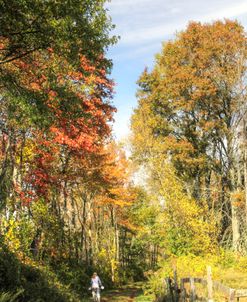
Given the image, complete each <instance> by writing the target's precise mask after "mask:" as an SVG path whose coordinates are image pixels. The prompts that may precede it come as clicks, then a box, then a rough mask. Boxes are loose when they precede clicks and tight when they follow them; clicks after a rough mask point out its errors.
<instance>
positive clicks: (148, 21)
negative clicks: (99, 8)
mask: <svg viewBox="0 0 247 302" xmlns="http://www.w3.org/2000/svg"><path fill="white" fill-rule="evenodd" d="M109 8H110V14H111V15H112V17H113V22H115V23H116V25H117V28H116V32H117V34H120V36H121V40H120V42H119V43H120V45H122V46H124V45H144V44H147V43H149V42H151V41H152V42H153V41H158V40H159V41H162V40H164V39H165V38H167V36H170V35H172V34H174V33H175V32H176V31H178V30H181V29H183V28H184V27H185V26H186V25H187V23H188V22H189V21H190V20H196V21H202V22H207V21H211V20H215V19H222V18H235V17H237V16H239V15H243V14H246V13H247V2H246V1H242V0H235V1H229V0H224V1H222V0H215V1H214V0H208V1H203V0H201V1H197V0H189V1H182V0H165V1H163V0H153V1H150V0H134V1H133V0H113V2H112V3H111V4H110V6H109Z"/></svg>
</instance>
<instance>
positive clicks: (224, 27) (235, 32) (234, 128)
mask: <svg viewBox="0 0 247 302" xmlns="http://www.w3.org/2000/svg"><path fill="white" fill-rule="evenodd" d="M245 61H246V37H245V33H244V30H243V27H242V26H241V25H240V24H239V23H237V22H235V21H229V20H226V21H224V22H221V21H216V22H214V23H212V24H201V23H196V22H192V23H190V24H189V26H188V28H187V29H186V30H185V31H184V32H181V33H179V34H178V35H177V37H176V39H175V40H174V41H169V42H167V43H165V44H164V47H163V50H162V52H161V53H160V54H159V55H158V56H157V61H156V65H155V67H154V69H153V71H152V72H150V73H147V72H146V71H145V72H144V73H143V75H142V77H141V79H140V92H139V99H140V101H139V107H138V109H137V111H136V114H135V115H134V122H133V125H134V129H135V127H136V123H135V119H136V116H139V118H140V111H142V112H143V110H144V108H145V107H146V108H147V109H146V111H147V110H149V111H150V112H151V117H150V118H149V120H150V123H149V125H148V126H149V132H150V133H151V134H152V135H151V137H153V139H154V140H156V139H158V141H159V142H160V147H162V151H161V152H165V153H166V154H167V156H168V157H169V158H170V159H171V161H172V163H173V165H174V166H175V168H176V174H177V175H178V176H179V177H181V178H182V179H183V180H184V181H185V183H186V184H187V185H186V188H187V190H188V191H189V192H190V193H191V194H192V195H193V196H194V198H196V200H198V202H199V203H201V202H202V200H203V199H206V200H207V202H208V206H209V209H211V210H213V211H215V212H218V211H219V212H220V215H221V219H220V221H219V226H220V227H221V229H222V231H221V237H220V238H219V239H220V240H222V241H223V242H225V239H226V238H228V239H229V226H230V225H231V226H232V232H231V234H232V236H233V237H232V246H233V247H234V249H238V248H239V244H240V234H241V227H240V218H239V214H240V213H239V209H238V208H237V207H236V204H235V203H234V200H233V199H231V196H232V194H233V193H234V192H235V191H236V190H239V189H241V190H242V188H243V182H242V180H241V179H242V178H241V177H236V173H237V170H238V167H239V165H240V162H241V161H242V155H239V151H236V150H238V147H239V143H240V141H239V131H240V129H242V126H241V125H242V122H243V119H245V109H244V108H245V107H246V86H245V80H244V79H245V75H246V64H245ZM138 114H139V115H138ZM244 131H245V130H244ZM240 153H241V152H240ZM237 154H238V155H237ZM218 191H219V192H218ZM216 195H217V197H215V196H216ZM229 217H230V219H229ZM242 231H243V229H242Z"/></svg>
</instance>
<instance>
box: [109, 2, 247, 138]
mask: <svg viewBox="0 0 247 302" xmlns="http://www.w3.org/2000/svg"><path fill="white" fill-rule="evenodd" d="M107 7H108V8H109V14H110V15H111V17H112V21H113V23H114V24H115V25H116V29H115V30H114V34H116V35H120V36H121V39H120V41H119V42H118V44H117V45H115V46H114V47H112V48H111V49H110V51H109V53H108V57H110V58H111V59H112V60H113V64H114V67H113V71H112V77H113V78H114V80H115V82H116V89H115V91H116V94H115V98H114V104H115V106H116V107H117V109H118V112H117V114H116V115H115V123H114V127H113V129H114V136H115V137H116V138H117V139H118V140H120V139H123V138H124V137H126V136H127V135H128V133H129V124H130V116H131V113H132V111H133V108H134V107H136V104H137V102H136V98H135V93H136V89H137V86H136V81H137V80H138V77H139V76H140V74H141V72H142V71H143V70H144V68H145V67H146V66H147V67H149V68H152V66H153V63H154V56H155V54H156V53H158V52H159V51H160V50H161V44H162V42H163V41H167V40H168V39H172V38H173V37H174V34H175V33H176V31H180V30H183V29H185V28H186V25H187V24H188V22H189V21H191V20H195V21H201V22H209V21H212V20H216V19H223V18H230V19H237V20H239V21H240V22H241V23H242V24H243V25H244V26H245V28H247V0H112V2H111V3H109V4H108V5H107Z"/></svg>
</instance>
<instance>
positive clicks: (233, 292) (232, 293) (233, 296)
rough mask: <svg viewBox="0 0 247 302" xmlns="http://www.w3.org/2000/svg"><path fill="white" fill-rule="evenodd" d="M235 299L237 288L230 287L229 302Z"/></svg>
mask: <svg viewBox="0 0 247 302" xmlns="http://www.w3.org/2000/svg"><path fill="white" fill-rule="evenodd" d="M234 300H235V289H232V288H231V289H230V295H229V302H234Z"/></svg>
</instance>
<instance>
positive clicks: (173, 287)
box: [157, 266, 247, 302]
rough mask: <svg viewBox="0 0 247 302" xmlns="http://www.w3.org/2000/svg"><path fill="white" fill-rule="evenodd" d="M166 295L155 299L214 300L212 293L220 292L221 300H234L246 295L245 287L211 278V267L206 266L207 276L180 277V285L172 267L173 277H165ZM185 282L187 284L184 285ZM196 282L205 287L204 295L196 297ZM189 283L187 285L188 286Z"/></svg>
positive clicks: (183, 301) (176, 300) (210, 301)
mask: <svg viewBox="0 0 247 302" xmlns="http://www.w3.org/2000/svg"><path fill="white" fill-rule="evenodd" d="M165 281H166V287H167V290H166V293H167V294H166V296H162V297H159V298H158V299H157V301H162V302H163V301H171V302H186V301H190V302H195V301H206V302H214V294H215V293H216V292H217V293H221V294H222V297H223V298H222V299H223V300H222V301H225V302H226V301H228V302H235V301H239V302H240V299H241V298H246V297H247V289H234V288H230V287H228V286H225V285H224V284H222V283H220V282H218V281H213V280H212V271H211V267H210V266H208V267H207V278H206V279H204V278H193V277H187V278H182V279H180V286H179V285H178V281H177V271H176V269H174V278H173V279H171V278H167V279H166V280H165ZM186 284H187V286H186ZM196 284H201V285H202V286H203V287H204V288H206V289H207V290H206V295H205V296H204V297H200V298H199V297H198V293H197V286H196ZM188 285H189V286H188ZM188 287H189V291H188Z"/></svg>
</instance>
